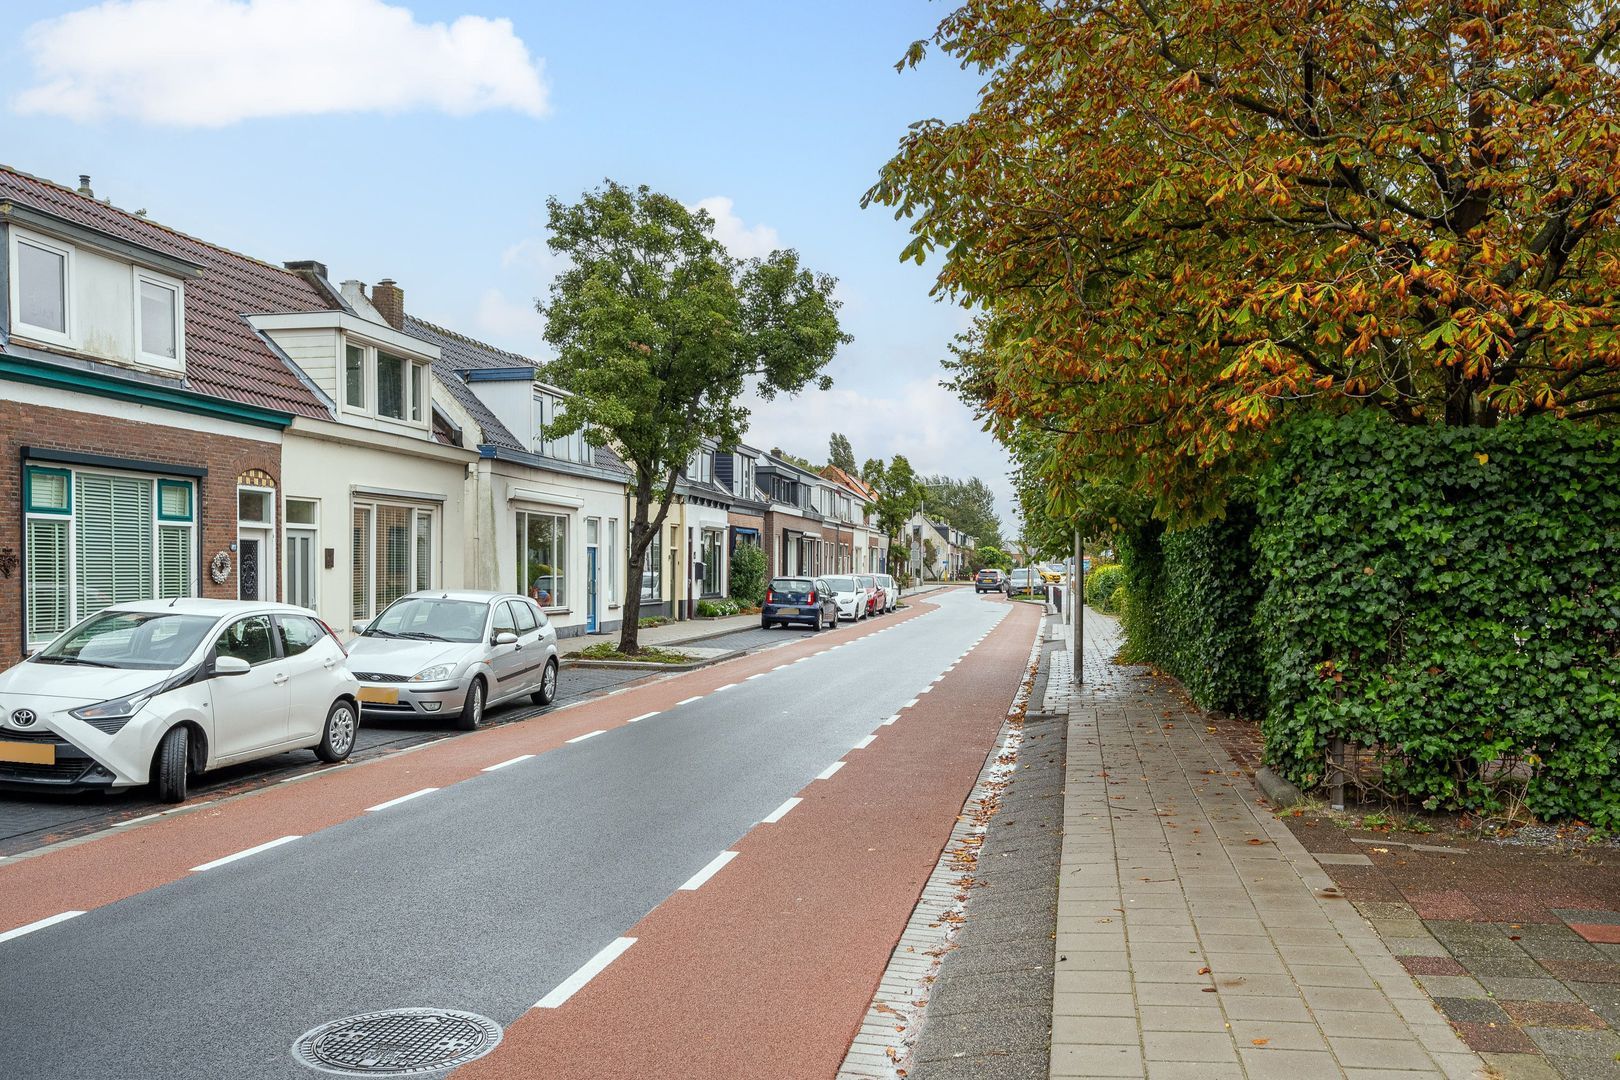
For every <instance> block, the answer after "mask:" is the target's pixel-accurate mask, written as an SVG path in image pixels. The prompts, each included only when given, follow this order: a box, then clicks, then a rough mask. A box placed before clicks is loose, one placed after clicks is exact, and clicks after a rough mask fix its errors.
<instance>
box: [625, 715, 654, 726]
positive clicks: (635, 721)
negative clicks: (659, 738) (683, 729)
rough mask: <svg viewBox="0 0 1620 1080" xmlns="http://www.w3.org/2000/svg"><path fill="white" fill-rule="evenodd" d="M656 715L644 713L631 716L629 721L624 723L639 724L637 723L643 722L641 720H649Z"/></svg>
mask: <svg viewBox="0 0 1620 1080" xmlns="http://www.w3.org/2000/svg"><path fill="white" fill-rule="evenodd" d="M657 715H658V714H657V713H656V712H644V713H642V714H641V715H640V716H632V717H631V718H630V719H628V720H626V721H625V723H627V724H639V723H641V721H643V720H651V719H652V718H653V717H655V716H657Z"/></svg>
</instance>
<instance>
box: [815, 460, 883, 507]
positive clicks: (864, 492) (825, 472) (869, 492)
mask: <svg viewBox="0 0 1620 1080" xmlns="http://www.w3.org/2000/svg"><path fill="white" fill-rule="evenodd" d="M821 475H822V476H825V477H826V478H827V479H828V480H831V481H832V482H833V483H835V484H843V485H844V486H845V487H847V488H849V490H851V491H853V492H855V494H857V495H859V496H860V497H861V498H863V499H867V500H869V501H870V500H874V499H876V498H877V489H876V488H874V487H873V486H872V485H871V484H868V483H867V482H866V481H865V480H862V479H861V478H860V477H858V476H856V475H855V474H853V473H847V472H845V471H844V470H843V469H840V468H839V467H838V466H837V465H828V466H826V467H825V468H823V469H822V470H821Z"/></svg>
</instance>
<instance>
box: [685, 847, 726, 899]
mask: <svg viewBox="0 0 1620 1080" xmlns="http://www.w3.org/2000/svg"><path fill="white" fill-rule="evenodd" d="M736 857H737V853H736V852H735V851H722V852H721V853H720V854H718V855H716V856H715V857H714V858H712V859H710V860H709V865H707V866H705V867H704V868H703V869H701V870H699V871H698V872H697V873H695V874H693V875H692V876H691V877H689V878H687V879H686V884H685V885H682V886H681V891H682V892H696V891H697V890H698V889H700V888H702V886H703V883H704V882H705V881H708V880H709V879H710V878H712V877H714V875H716V874H718V873H719V872H720V870H721V868H722V867H724V866H725V865H726V863H728V862H730V861H731V860H732V859H735V858H736Z"/></svg>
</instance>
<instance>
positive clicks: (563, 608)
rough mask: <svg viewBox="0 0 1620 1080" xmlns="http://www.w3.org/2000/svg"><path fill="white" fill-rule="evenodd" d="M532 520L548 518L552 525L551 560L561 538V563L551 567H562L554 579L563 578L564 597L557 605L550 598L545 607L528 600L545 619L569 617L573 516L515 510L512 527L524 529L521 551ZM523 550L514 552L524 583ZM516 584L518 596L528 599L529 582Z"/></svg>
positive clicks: (525, 560) (525, 554)
mask: <svg viewBox="0 0 1620 1080" xmlns="http://www.w3.org/2000/svg"><path fill="white" fill-rule="evenodd" d="M534 518H550V519H551V521H552V530H551V544H552V551H553V554H554V557H555V552H556V549H557V539H558V537H559V536H560V537H561V538H562V546H563V553H562V556H563V557H562V561H561V562H560V563H557V564H554V565H558V566H561V567H562V574H561V575H553V579H555V578H556V577H557V576H561V577H562V585H563V587H562V594H563V595H562V598H561V600H562V602H561V603H558V597H557V596H556V595H555V594H553V595H552V597H551V602H550V603H548V604H542V603H540V601H539V600H537V599H535V598H534V597H530V599H531V600H534V602H535V603H536V604H537V605H538V606H539V607H540V609H541V610H542V611H544V612H546V614H547V615H553V614H555V615H566V614H568V613H569V612H571V611H572V610H573V608H572V607H571V606H570V605H569V592H570V589H571V588H573V585H572V584H571V583H572V582H573V579H574V573H573V569H574V567H573V553H572V552H571V551H570V550H568V549H569V548H571V547H572V546H573V542H574V515H573V514H571V513H568V512H566V511H558V510H551V509H538V510H523V509H520V510H518V511H517V513H516V514H515V515H514V524H516V525H518V526H520V527H521V528H522V529H523V535H524V548H526V547H527V544H528V532H529V530H528V523H529V521H531V520H532V519H534ZM582 531H583V529H582ZM524 548H520V549H519V550H518V551H517V558H516V562H517V567H518V569H519V570H520V571H521V576H522V578H524V579H527V578H528V576H529V566H528V552H527V551H526V550H524ZM597 557H598V558H601V549H600V548H598V550H597ZM581 565H583V564H581ZM518 584H519V585H520V586H521V588H520V589H519V590H518V592H519V593H520V594H521V595H523V596H528V595H529V585H530V581H528V580H520V581H519V582H518ZM588 585H589V583H588V582H587V583H585V586H588ZM585 586H581V588H582V589H583V588H584V587H585Z"/></svg>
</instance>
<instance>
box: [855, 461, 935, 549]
mask: <svg viewBox="0 0 1620 1080" xmlns="http://www.w3.org/2000/svg"><path fill="white" fill-rule="evenodd" d="M861 479H863V480H865V481H866V482H867V483H868V484H871V485H872V487H873V488H874V489H875V490H876V491H877V504H876V506H875V511H876V515H877V522H878V528H880V529H882V530H883V532H884V534H885V535H886V536H888V538H889V543H890V546H893V545H894V544H895V543H897V542H899V541H900V540H901V534H903V533H904V532H905V531H906V522H908V521H910V520H911V517H912V515H913V514H915V513H916V512H917V510H918V509H919V508H920V507H921V506H922V500H923V488H922V484H921V483H919V482H918V480H917V474H916V473H915V472H913V471H912V468H911V462H909V461H907V460H906V458H905V455H903V454H896V455H894V457H893V458H891V459H890V460H889V464H888V465H886V466H885V465H884V464H883V462H882V461H880V460H878V459H876V458H874V459H872V460H870V461H868V462H867V463H866V466H865V468H863V469H862V471H861Z"/></svg>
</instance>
